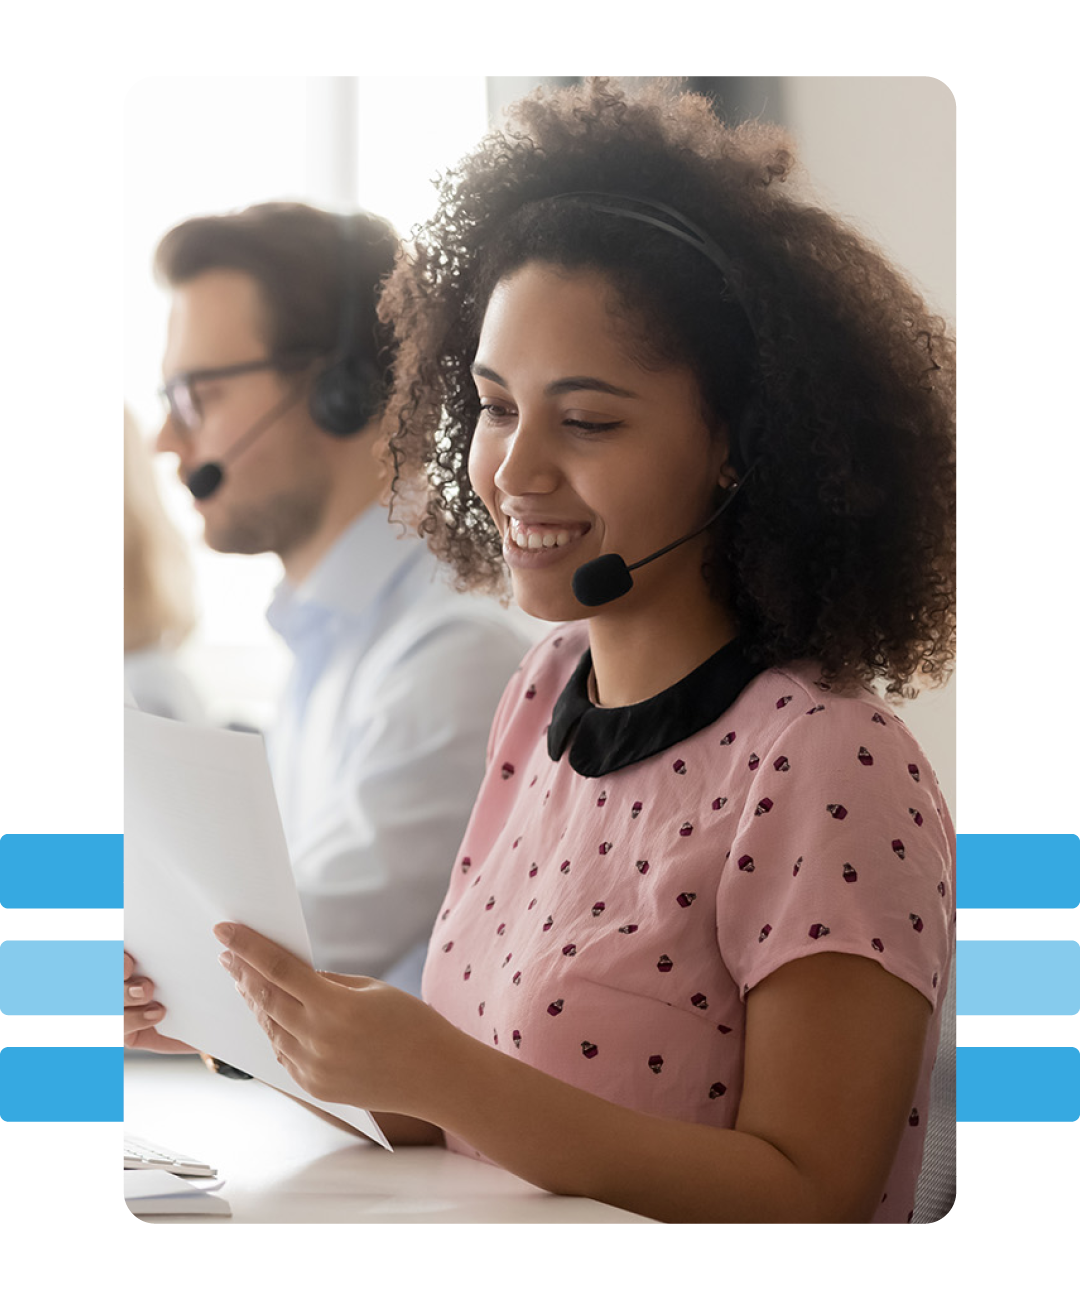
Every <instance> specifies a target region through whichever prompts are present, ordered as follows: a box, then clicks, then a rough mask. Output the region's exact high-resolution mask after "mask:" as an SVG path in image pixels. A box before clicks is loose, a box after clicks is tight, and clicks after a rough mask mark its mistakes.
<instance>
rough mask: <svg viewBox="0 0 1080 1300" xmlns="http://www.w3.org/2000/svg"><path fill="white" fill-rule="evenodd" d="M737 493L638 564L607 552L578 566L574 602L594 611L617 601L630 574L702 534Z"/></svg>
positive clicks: (734, 490) (628, 585)
mask: <svg viewBox="0 0 1080 1300" xmlns="http://www.w3.org/2000/svg"><path fill="white" fill-rule="evenodd" d="M748 472H749V471H748ZM746 477H747V475H746V474H744V475H743V481H745V479H746ZM738 490H739V484H738V483H734V484H732V486H731V487H730V488H729V489H728V491H727V494H726V495H725V497H724V499H723V501H721V503H720V505H719V507H718V508H717V509H716V510H714V511H713V513H712V514H711V515H710V516H709V517H708V519H706V520H705V522H704V523H703V524H702V525H701V527H700V528H695V529H694V531H693V532H692V533H687V534H686V536H685V537H680V538H679V539H678V541H675V542H669V543H668V544H667V546H662V547H661V548H660V550H658V551H654V552H653V553H652V555H646V557H645V558H644V559H643V560H638V561H637V563H635V564H627V563H626V561H625V560H624V559H623V557H622V556H621V555H616V554H614V552H611V553H609V554H608V555H599V556H597V558H596V559H595V560H589V561H588V562H587V563H585V564H582V565H579V566H578V568H577V569H575V570H574V576H573V578H572V579H571V580H570V582H571V586H572V587H573V589H574V597H575V599H576V600H577V601H578V602H579V603H580V604H582V605H587V606H588V607H589V608H590V609H594V608H595V607H596V606H598V605H606V604H607V603H608V602H609V601H612V600H618V599H619V597H620V596H625V595H626V593H627V592H628V591H629V590H630V588H631V587H632V586H633V585H634V579H633V578H632V577H631V576H630V573H631V570H633V569H640V568H641V566H642V565H643V564H651V563H652V562H653V560H658V559H659V558H660V557H661V555H667V553H668V551H673V550H674V549H675V547H676V546H682V544H683V542H689V541H690V540H692V539H693V538H695V537H697V535H698V534H699V533H703V532H704V531H705V529H706V528H708V527H709V525H710V524H711V523H713V522H714V521H715V520H717V519H719V518H720V516H721V515H722V514H723V513H724V511H725V510H726V509H727V508H728V506H729V505H731V503H732V501H734V499H735V495H736V493H737V492H738Z"/></svg>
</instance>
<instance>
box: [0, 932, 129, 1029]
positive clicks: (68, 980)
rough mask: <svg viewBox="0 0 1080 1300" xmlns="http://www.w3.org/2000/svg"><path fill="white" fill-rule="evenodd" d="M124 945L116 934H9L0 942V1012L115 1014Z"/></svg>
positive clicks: (119, 1004)
mask: <svg viewBox="0 0 1080 1300" xmlns="http://www.w3.org/2000/svg"><path fill="white" fill-rule="evenodd" d="M123 981H124V945H123V943H122V942H121V941H120V940H119V939H117V940H99V939H94V940H90V939H86V940H83V939H71V940H68V939H54V940H29V939H9V940H8V941H7V943H0V1012H3V1014H4V1015H5V1016H118V1015H120V1013H121V1012H122V1011H123V1009H124V999H123V994H122V992H121V990H122V987H123Z"/></svg>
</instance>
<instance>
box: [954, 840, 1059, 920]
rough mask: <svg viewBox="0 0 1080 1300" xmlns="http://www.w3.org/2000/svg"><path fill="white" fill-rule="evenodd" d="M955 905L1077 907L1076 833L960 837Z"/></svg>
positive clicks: (957, 843) (957, 850) (957, 852)
mask: <svg viewBox="0 0 1080 1300" xmlns="http://www.w3.org/2000/svg"><path fill="white" fill-rule="evenodd" d="M956 904H957V906H958V907H1076V906H1077V905H1080V838H1078V837H1077V836H1076V835H958V836H957V837H956Z"/></svg>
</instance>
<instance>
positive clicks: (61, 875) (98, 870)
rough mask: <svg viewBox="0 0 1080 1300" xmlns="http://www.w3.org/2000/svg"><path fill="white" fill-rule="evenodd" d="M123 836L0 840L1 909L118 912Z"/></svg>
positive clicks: (121, 893) (121, 898)
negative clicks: (102, 909)
mask: <svg viewBox="0 0 1080 1300" xmlns="http://www.w3.org/2000/svg"><path fill="white" fill-rule="evenodd" d="M123 906H124V837H123V836H122V835H4V836H0V907H49V908H51V907H123Z"/></svg>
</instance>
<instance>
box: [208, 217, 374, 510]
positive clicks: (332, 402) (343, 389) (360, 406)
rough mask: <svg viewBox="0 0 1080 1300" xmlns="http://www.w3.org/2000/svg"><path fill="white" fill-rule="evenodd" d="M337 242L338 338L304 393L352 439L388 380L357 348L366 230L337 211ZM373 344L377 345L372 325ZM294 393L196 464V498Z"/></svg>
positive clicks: (319, 416)
mask: <svg viewBox="0 0 1080 1300" xmlns="http://www.w3.org/2000/svg"><path fill="white" fill-rule="evenodd" d="M337 221H338V231H339V234H340V241H341V310H340V314H339V317H338V330H337V341H336V343H335V345H334V351H333V353H332V354H331V357H330V360H329V361H328V362H327V364H326V367H325V368H324V369H323V370H322V371H320V373H319V374H318V375H316V377H315V379H314V381H313V384H312V389H311V393H310V395H309V397H308V410H309V412H310V414H311V418H312V419H313V420H314V421H315V423H316V424H317V425H318V427H319V428H320V429H322V430H323V431H324V432H326V433H328V434H330V435H331V436H332V437H334V438H351V437H352V436H353V434H356V433H359V432H360V430H361V429H364V428H366V427H367V425H368V424H370V423H371V421H372V420H373V419H374V418H375V416H376V415H378V413H379V411H380V410H381V408H382V405H383V402H384V401H385V399H386V385H385V382H384V380H383V376H382V374H381V373H380V371H379V368H378V366H376V364H375V362H374V360H373V359H372V357H371V356H370V355H368V354H367V352H366V350H361V347H360V345H361V343H362V342H363V341H364V340H363V337H362V324H361V311H360V304H361V303H362V302H364V301H366V300H367V299H368V298H369V297H370V295H371V286H370V285H368V284H364V283H363V277H362V276H361V261H360V240H361V238H362V237H363V234H364V232H362V231H361V229H360V224H359V220H358V217H357V216H339V217H338V218H337ZM371 343H372V346H377V340H376V337H375V331H374V324H373V325H372V333H371ZM298 400H299V399H298V397H297V396H296V395H294V394H291V393H290V394H286V396H285V398H284V399H283V400H282V401H281V402H279V403H278V404H277V405H276V406H274V407H272V408H271V409H270V410H269V411H267V412H266V413H265V414H264V415H263V416H262V417H261V419H258V420H256V421H255V423H254V424H253V425H251V427H250V428H248V429H247V430H245V432H244V433H243V434H242V435H241V436H240V437H239V438H237V439H236V441H235V442H234V443H233V444H232V446H230V447H229V448H228V450H227V451H226V452H225V453H224V454H223V455H222V456H221V457H220V458H219V459H218V460H212V461H207V462H206V463H205V464H203V465H199V466H198V467H197V468H196V469H194V470H193V471H192V472H191V474H189V475H188V477H187V480H186V483H187V489H188V491H189V492H190V493H191V495H192V496H193V497H194V498H195V500H196V501H205V500H206V499H207V498H208V497H211V496H213V494H214V493H215V492H217V491H218V489H219V488H220V487H221V484H222V483H223V482H224V481H225V471H226V469H227V468H228V467H229V466H230V465H231V464H232V463H233V462H234V461H235V460H236V459H237V458H238V457H239V456H240V455H241V454H242V453H243V452H244V451H245V450H246V449H247V448H248V447H250V446H251V445H252V443H254V442H256V441H257V440H258V439H259V438H261V437H262V435H263V434H264V433H265V432H266V430H267V429H269V428H271V427H272V426H273V425H274V424H275V422H276V421H277V420H278V419H280V417H281V416H282V415H284V413H285V412H286V411H287V410H288V409H289V407H290V406H293V405H295V403H296V402H297V401H298Z"/></svg>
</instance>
